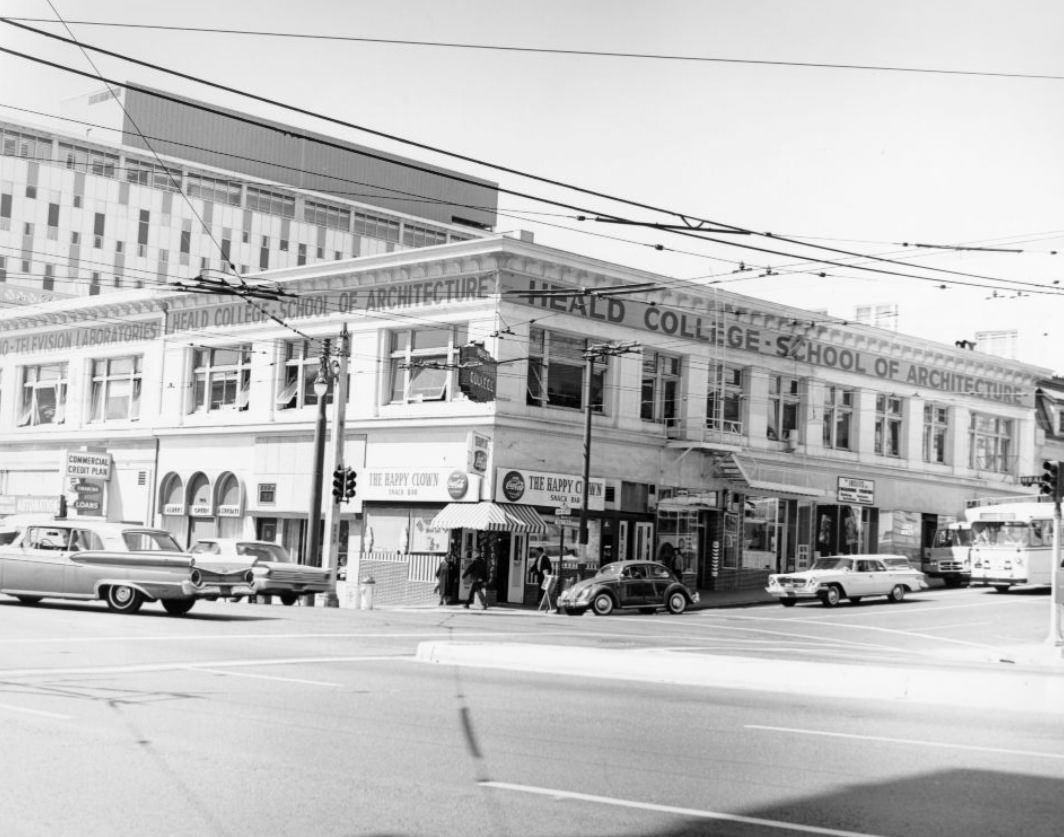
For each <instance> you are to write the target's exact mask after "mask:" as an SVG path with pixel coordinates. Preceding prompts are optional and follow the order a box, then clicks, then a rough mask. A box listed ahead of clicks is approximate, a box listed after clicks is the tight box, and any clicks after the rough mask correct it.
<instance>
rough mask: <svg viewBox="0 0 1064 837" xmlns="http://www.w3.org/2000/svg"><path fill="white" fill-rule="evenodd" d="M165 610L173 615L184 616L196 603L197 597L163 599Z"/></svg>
mask: <svg viewBox="0 0 1064 837" xmlns="http://www.w3.org/2000/svg"><path fill="white" fill-rule="evenodd" d="M162 602H163V610H165V611H166V612H167V613H169V614H170V615H171V616H184V615H185V614H186V613H188V612H189V611H190V610H192V605H194V604H195V603H196V600H195V599H163V600H162Z"/></svg>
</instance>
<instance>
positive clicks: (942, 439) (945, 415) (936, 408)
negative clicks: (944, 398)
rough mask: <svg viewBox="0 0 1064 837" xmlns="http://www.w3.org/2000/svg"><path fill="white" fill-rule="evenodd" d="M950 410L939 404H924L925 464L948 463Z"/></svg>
mask: <svg viewBox="0 0 1064 837" xmlns="http://www.w3.org/2000/svg"><path fill="white" fill-rule="evenodd" d="M947 433H949V410H948V409H947V408H946V407H942V406H940V405H938V404H924V462H942V463H944V462H945V461H946V434H947Z"/></svg>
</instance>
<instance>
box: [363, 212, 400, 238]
mask: <svg viewBox="0 0 1064 837" xmlns="http://www.w3.org/2000/svg"><path fill="white" fill-rule="evenodd" d="M355 235H364V236H366V237H368V238H379V239H381V240H382V241H396V242H397V241H399V219H398V218H386V217H384V216H383V215H371V214H370V213H368V212H356V213H355Z"/></svg>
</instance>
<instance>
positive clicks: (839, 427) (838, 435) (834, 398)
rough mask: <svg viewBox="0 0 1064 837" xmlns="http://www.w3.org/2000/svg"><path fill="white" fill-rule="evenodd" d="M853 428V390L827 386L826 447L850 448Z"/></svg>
mask: <svg viewBox="0 0 1064 837" xmlns="http://www.w3.org/2000/svg"><path fill="white" fill-rule="evenodd" d="M852 429H853V390H852V389H842V388H841V387H827V388H826V389H825V391H824V447H826V448H835V449H836V450H850V449H851V448H850V444H851V443H850V433H851V431H852Z"/></svg>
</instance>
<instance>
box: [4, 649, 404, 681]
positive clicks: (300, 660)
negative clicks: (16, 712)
mask: <svg viewBox="0 0 1064 837" xmlns="http://www.w3.org/2000/svg"><path fill="white" fill-rule="evenodd" d="M412 658H413V657H412V655H411V654H367V655H365V656H359V657H282V658H278V659H272V660H210V661H207V662H204V663H190V662H188V661H187V660H186V661H184V662H175V663H143V664H139V665H137V664H134V665H128V666H99V667H96V668H92V667H85V666H80V667H78V668H25V669H7V670H0V677H3V678H11V677H40V678H44V679H50V678H54V677H69V676H71V675H100V674H147V673H151V672H166V671H187V670H188V669H190V668H198V667H199V666H201V665H205V666H219V667H221V668H241V667H251V666H285V665H307V664H312V663H372V662H395V661H409V660H411V659H412Z"/></svg>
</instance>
